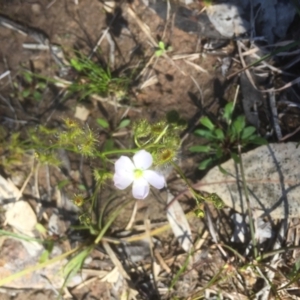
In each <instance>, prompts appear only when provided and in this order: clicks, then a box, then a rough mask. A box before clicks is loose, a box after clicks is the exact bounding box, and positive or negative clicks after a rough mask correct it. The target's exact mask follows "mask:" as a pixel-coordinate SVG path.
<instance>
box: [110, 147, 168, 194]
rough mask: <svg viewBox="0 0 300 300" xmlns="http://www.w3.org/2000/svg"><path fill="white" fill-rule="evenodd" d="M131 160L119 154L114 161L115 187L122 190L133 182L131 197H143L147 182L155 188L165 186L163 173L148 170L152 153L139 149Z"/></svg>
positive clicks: (147, 190)
mask: <svg viewBox="0 0 300 300" xmlns="http://www.w3.org/2000/svg"><path fill="white" fill-rule="evenodd" d="M132 160H133V161H132ZM132 160H131V159H130V158H129V157H127V156H121V157H120V158H119V159H118V160H117V161H116V162H115V174H114V184H115V187H117V188H118V189H120V190H124V189H126V188H127V187H128V186H129V185H130V184H131V183H133V185H132V194H133V197H134V198H136V199H145V198H146V197H147V196H148V194H149V190H150V186H149V184H151V185H152V186H154V187H155V188H157V189H162V188H163V187H164V186H165V178H164V176H163V175H161V174H159V173H157V172H155V171H153V170H148V169H149V168H150V167H151V165H152V162H153V158H152V155H151V154H150V153H149V152H147V151H146V150H140V151H138V152H137V153H136V154H135V155H134V156H133V158H132Z"/></svg>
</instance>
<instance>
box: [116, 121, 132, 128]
mask: <svg viewBox="0 0 300 300" xmlns="http://www.w3.org/2000/svg"><path fill="white" fill-rule="evenodd" d="M129 124H130V120H129V119H124V120H122V121H121V122H120V124H119V126H118V128H124V127H127V126H128V125H129Z"/></svg>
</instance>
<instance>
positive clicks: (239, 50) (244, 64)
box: [237, 41, 259, 90]
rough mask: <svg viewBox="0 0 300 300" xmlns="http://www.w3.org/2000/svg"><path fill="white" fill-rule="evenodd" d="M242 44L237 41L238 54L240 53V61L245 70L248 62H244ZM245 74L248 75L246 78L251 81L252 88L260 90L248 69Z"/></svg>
mask: <svg viewBox="0 0 300 300" xmlns="http://www.w3.org/2000/svg"><path fill="white" fill-rule="evenodd" d="M242 44H243V43H242V42H241V41H237V48H238V52H239V56H240V60H241V63H242V66H243V67H244V68H245V66H246V62H245V60H244V57H243V53H242ZM245 73H246V76H247V78H248V79H249V81H250V83H251V84H252V86H253V87H254V88H255V89H256V90H259V89H258V88H257V87H256V85H255V83H254V81H253V78H252V76H251V73H250V71H249V70H248V69H245Z"/></svg>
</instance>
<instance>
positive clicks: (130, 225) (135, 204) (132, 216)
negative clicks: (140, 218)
mask: <svg viewBox="0 0 300 300" xmlns="http://www.w3.org/2000/svg"><path fill="white" fill-rule="evenodd" d="M137 203H138V201H135V203H134V207H133V210H132V213H131V217H130V220H129V222H128V224H127V226H126V227H125V230H130V229H131V228H132V225H133V223H134V220H135V217H136V213H137V207H138V204H137Z"/></svg>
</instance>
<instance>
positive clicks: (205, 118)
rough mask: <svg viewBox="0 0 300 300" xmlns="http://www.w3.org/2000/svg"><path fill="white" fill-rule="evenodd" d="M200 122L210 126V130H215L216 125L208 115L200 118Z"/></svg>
mask: <svg viewBox="0 0 300 300" xmlns="http://www.w3.org/2000/svg"><path fill="white" fill-rule="evenodd" d="M200 123H201V124H202V125H203V126H205V127H206V128H208V129H209V130H214V128H215V125H214V124H213V123H212V121H211V120H210V119H209V118H208V117H202V118H201V119H200Z"/></svg>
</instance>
